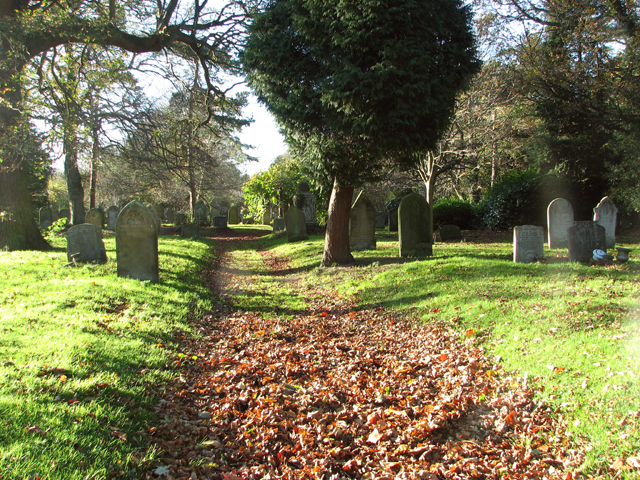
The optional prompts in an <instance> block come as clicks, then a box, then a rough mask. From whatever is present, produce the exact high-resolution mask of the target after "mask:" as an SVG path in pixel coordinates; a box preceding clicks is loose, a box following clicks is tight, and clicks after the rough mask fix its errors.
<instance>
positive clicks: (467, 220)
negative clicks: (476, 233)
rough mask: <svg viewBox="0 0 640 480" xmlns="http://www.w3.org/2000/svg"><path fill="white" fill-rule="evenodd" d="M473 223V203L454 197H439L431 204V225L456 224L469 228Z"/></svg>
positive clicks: (464, 228)
mask: <svg viewBox="0 0 640 480" xmlns="http://www.w3.org/2000/svg"><path fill="white" fill-rule="evenodd" d="M474 224H475V209H474V207H473V205H472V204H471V203H469V202H466V201H464V200H460V199H459V198H456V197H449V198H441V199H440V200H438V201H437V202H436V203H434V204H433V225H434V226H437V227H442V226H443V225H457V226H458V227H460V228H461V229H463V230H469V229H471V228H473V227H474Z"/></svg>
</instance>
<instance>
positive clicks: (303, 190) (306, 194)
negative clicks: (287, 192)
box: [295, 182, 318, 225]
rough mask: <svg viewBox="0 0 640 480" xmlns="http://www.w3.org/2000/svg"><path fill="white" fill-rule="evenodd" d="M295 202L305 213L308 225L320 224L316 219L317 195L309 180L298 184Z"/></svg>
mask: <svg viewBox="0 0 640 480" xmlns="http://www.w3.org/2000/svg"><path fill="white" fill-rule="evenodd" d="M295 204H296V207H298V208H299V209H300V210H301V211H302V213H303V214H304V220H305V223H306V224H307V225H317V224H318V220H317V219H316V196H315V195H314V194H313V193H311V191H310V188H309V184H308V183H307V182H300V185H298V193H297V195H296V199H295Z"/></svg>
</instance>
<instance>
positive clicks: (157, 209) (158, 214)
mask: <svg viewBox="0 0 640 480" xmlns="http://www.w3.org/2000/svg"><path fill="white" fill-rule="evenodd" d="M149 210H151V213H152V214H153V218H156V219H159V220H160V223H162V220H164V218H163V217H164V209H163V208H162V206H160V205H158V204H157V203H154V204H153V205H151V206H150V207H149Z"/></svg>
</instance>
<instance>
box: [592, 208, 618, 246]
mask: <svg viewBox="0 0 640 480" xmlns="http://www.w3.org/2000/svg"><path fill="white" fill-rule="evenodd" d="M593 220H594V221H595V222H597V223H598V225H602V226H603V227H604V231H605V242H606V243H605V246H606V248H615V246H616V222H617V220H618V208H617V207H616V205H615V204H614V203H613V201H612V200H611V199H610V198H609V197H604V198H603V199H602V200H600V203H598V205H597V206H596V208H594V209H593Z"/></svg>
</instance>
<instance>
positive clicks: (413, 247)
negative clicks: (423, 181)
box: [398, 193, 433, 257]
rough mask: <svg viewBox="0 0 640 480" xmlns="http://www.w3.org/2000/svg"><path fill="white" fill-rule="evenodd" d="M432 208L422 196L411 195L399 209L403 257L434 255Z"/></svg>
mask: <svg viewBox="0 0 640 480" xmlns="http://www.w3.org/2000/svg"><path fill="white" fill-rule="evenodd" d="M431 215H432V213H431V206H430V205H429V204H428V203H427V201H426V200H425V199H424V197H423V196H422V195H419V194H417V193H410V194H409V195H407V196H406V197H404V198H403V199H402V201H401V202H400V206H399V207H398V241H399V244H400V245H399V246H400V256H401V257H422V256H428V255H433V223H432V217H431Z"/></svg>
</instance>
